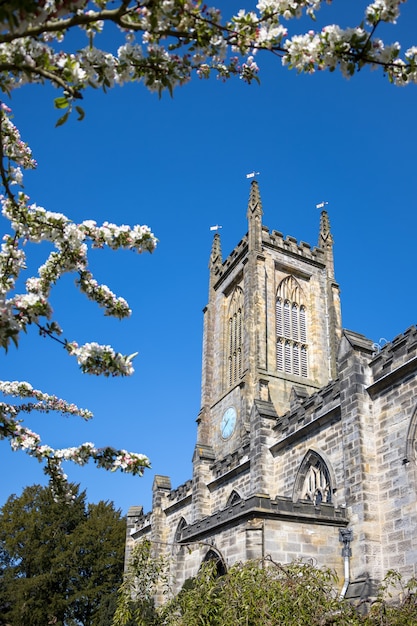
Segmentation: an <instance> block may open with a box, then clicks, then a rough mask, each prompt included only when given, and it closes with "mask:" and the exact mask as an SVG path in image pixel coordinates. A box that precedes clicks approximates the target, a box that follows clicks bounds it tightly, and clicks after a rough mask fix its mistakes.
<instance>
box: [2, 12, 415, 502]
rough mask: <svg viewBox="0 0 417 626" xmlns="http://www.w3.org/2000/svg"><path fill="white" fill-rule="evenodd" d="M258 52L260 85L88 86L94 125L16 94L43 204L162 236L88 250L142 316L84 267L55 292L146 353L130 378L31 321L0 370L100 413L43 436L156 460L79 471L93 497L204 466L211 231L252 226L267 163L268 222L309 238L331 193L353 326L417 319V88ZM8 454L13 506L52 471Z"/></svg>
mask: <svg viewBox="0 0 417 626" xmlns="http://www.w3.org/2000/svg"><path fill="white" fill-rule="evenodd" d="M236 4H237V3H236ZM247 4H248V3H247ZM347 4H349V5H350V7H351V6H352V4H353V3H346V2H345V3H344V2H343V1H342V0H339V1H338V2H337V1H336V2H334V4H333V6H332V7H327V8H326V11H327V13H326V14H325V16H326V15H327V16H328V20H329V21H331V22H336V23H337V22H338V21H339V20H340V21H342V22H343V23H344V24H348V23H350V24H351V25H354V24H355V23H356V22H358V21H359V19H360V14H359V19H356V20H355V19H354V17H352V18H351V19H350V22H349V18H350V15H349V14H348V11H347V9H346V7H347ZM359 4H362V3H359V2H358V5H359ZM416 18H417V8H416V5H415V3H407V4H406V5H405V6H404V9H403V17H402V18H401V20H400V22H399V24H398V25H397V26H395V27H394V26H392V27H390V28H387V29H386V33H387V39H388V40H389V41H393V40H396V39H399V40H400V41H401V42H405V45H410V44H412V43H417V42H415V41H413V40H412V35H413V32H414V33H415V28H413V25H415V23H416ZM257 61H258V64H259V65H260V67H261V74H260V78H261V85H260V86H258V85H256V84H254V85H252V86H247V85H245V84H243V83H242V82H241V81H239V80H237V79H235V80H231V81H230V82H228V83H226V84H223V83H221V82H219V81H217V80H216V79H212V80H210V81H200V80H198V79H195V80H194V81H192V82H191V83H190V84H188V85H186V86H184V87H183V88H181V89H178V90H177V91H176V92H175V93H174V98H172V99H171V98H170V97H169V96H168V95H165V96H163V97H162V99H158V97H157V96H156V95H155V94H150V93H148V92H147V91H146V90H145V89H144V88H143V87H142V86H137V85H136V86H134V85H132V86H125V87H123V88H117V89H114V90H112V91H110V92H109V93H108V94H107V95H104V94H103V93H101V92H95V91H91V92H89V93H88V94H87V95H86V97H85V99H84V104H83V106H84V109H85V111H86V118H85V120H84V121H83V122H82V123H77V122H76V120H75V118H74V120H70V121H69V122H68V123H67V124H66V125H65V126H63V127H61V128H57V129H56V128H54V124H55V121H56V119H57V117H58V113H57V112H56V111H55V110H54V109H53V97H54V96H56V95H58V94H57V93H56V92H54V91H53V90H51V89H48V88H43V87H33V86H30V87H25V88H23V89H21V90H19V91H16V92H15V93H14V94H13V97H12V100H11V103H10V104H11V107H12V108H13V110H14V113H15V122H16V123H17V125H18V126H19V128H20V130H21V133H22V137H23V139H24V140H26V141H28V142H29V144H30V145H31V147H32V149H33V151H34V156H35V158H36V159H37V161H38V163H39V167H38V169H37V170H36V172H34V173H30V174H29V175H28V176H27V178H26V191H27V192H28V193H29V195H30V196H31V198H32V200H33V201H36V202H37V203H38V204H40V205H43V206H45V208H47V209H49V210H53V211H58V212H63V213H66V214H67V215H68V216H69V217H71V218H72V219H73V220H74V221H81V220H83V219H95V220H97V222H103V221H105V220H108V221H113V222H116V223H130V224H134V223H141V224H148V225H149V226H150V227H151V228H152V230H153V232H154V233H155V234H156V236H157V237H158V238H159V245H158V248H157V250H156V252H155V253H154V254H153V255H142V256H137V255H134V254H133V253H127V252H120V253H112V252H109V251H96V252H94V254H93V255H92V256H91V268H92V270H93V272H95V274H96V277H97V279H98V280H101V281H103V282H105V283H106V284H108V285H109V287H110V288H111V289H112V290H113V291H115V292H116V293H117V294H118V295H122V296H124V297H125V298H126V299H127V300H128V302H129V303H130V305H131V307H132V309H133V315H132V317H131V318H130V319H129V320H127V321H122V322H119V321H117V320H112V319H108V318H104V317H103V316H102V314H101V312H100V310H99V309H98V308H97V307H96V306H94V304H93V303H91V302H88V301H87V300H85V298H84V297H83V296H81V294H79V293H78V291H77V290H76V288H75V286H74V277H66V278H65V279H64V280H63V281H62V282H61V284H59V285H58V286H57V287H56V288H55V289H54V292H53V296H52V303H53V307H54V310H55V313H56V318H57V319H58V321H59V322H60V323H61V325H62V326H63V328H64V335H65V337H66V338H68V339H70V340H77V341H78V342H79V343H81V342H85V341H99V342H101V343H110V344H112V345H113V346H114V347H115V348H116V349H117V350H119V351H121V352H126V353H132V352H135V351H138V352H139V356H138V357H137V358H136V360H135V369H136V372H135V375H134V376H133V377H131V378H129V379H127V378H126V379H106V378H96V377H91V376H85V375H82V374H81V373H80V372H79V370H78V369H77V365H76V363H75V360H73V359H70V358H69V357H67V356H66V355H65V353H64V352H63V350H62V349H61V348H60V347H59V346H58V345H57V344H55V343H54V342H52V341H49V340H46V339H41V338H39V337H38V336H37V334H36V330H35V329H30V330H29V332H28V334H27V335H26V336H23V337H22V338H21V342H20V345H19V348H18V349H17V350H16V349H14V348H12V349H11V350H10V351H9V353H8V354H7V355H4V354H2V355H0V359H1V360H0V377H1V378H3V379H6V380H17V379H19V380H27V381H29V382H30V383H31V384H32V385H33V386H35V387H37V388H40V389H42V390H44V391H47V392H49V393H55V394H57V395H59V396H61V397H63V398H65V399H67V400H68V401H72V402H75V403H76V404H78V405H79V406H82V407H86V408H89V409H91V410H92V411H93V412H94V414H95V418H94V420H93V421H91V422H89V423H84V422H82V421H81V420H79V419H76V418H62V417H60V416H58V415H53V414H50V415H40V416H39V415H37V416H33V417H30V419H29V420H28V425H29V426H30V427H33V429H34V430H36V431H37V432H40V433H41V435H42V438H43V440H44V441H45V443H50V444H51V445H54V446H57V447H64V446H70V445H78V444H79V443H81V442H82V441H94V442H95V443H96V444H97V445H106V444H111V445H114V446H117V447H121V448H126V449H129V450H132V451H137V452H142V453H146V454H147V455H148V456H149V457H150V459H151V461H152V470H149V471H147V472H146V474H145V476H144V477H142V478H139V477H136V478H133V477H130V476H127V475H124V474H110V473H107V472H105V471H103V470H97V469H96V468H95V467H94V466H93V465H92V466H91V467H90V466H89V467H85V468H77V467H76V466H73V465H69V466H68V467H67V471H68V474H69V477H70V479H71V480H74V481H76V482H80V483H81V486H82V487H83V488H86V489H87V496H88V498H89V500H90V501H93V502H97V501H98V500H100V499H104V500H112V501H114V502H115V504H116V506H117V507H120V508H121V509H122V510H123V512H127V509H128V507H129V506H131V505H138V504H143V505H144V508H145V510H149V509H150V507H151V487H152V481H153V477H154V475H155V474H162V475H169V476H170V477H171V480H172V486H173V487H176V486H178V485H179V484H181V483H182V482H184V481H185V480H187V479H188V478H190V477H191V458H192V454H193V449H194V444H195V436H196V425H195V419H196V417H197V415H198V412H199V408H200V377H201V341H202V319H203V318H202V309H203V307H204V306H205V304H206V302H207V287H208V272H207V264H208V258H209V253H210V248H211V241H212V236H213V234H212V233H211V232H210V230H209V228H210V226H211V225H214V224H220V225H222V227H223V228H222V230H221V231H220V232H221V238H222V249H223V254H224V257H225V256H226V255H227V254H228V253H229V252H230V251H231V250H232V249H233V247H234V246H235V245H236V244H237V243H238V241H239V240H240V239H241V238H242V236H243V235H244V234H245V233H246V230H247V223H246V207H247V201H248V194H249V182H248V181H247V180H246V177H245V175H246V173H248V172H250V171H252V170H257V171H259V172H260V173H261V174H260V176H259V185H260V190H261V196H262V202H263V209H264V220H263V221H264V224H265V225H267V226H268V227H269V228H270V229H276V230H279V231H281V232H283V233H284V234H285V235H292V236H294V237H296V238H297V239H298V240H303V241H307V242H309V243H311V244H312V245H315V244H316V243H317V237H318V225H319V217H320V216H319V211H318V210H317V209H316V208H315V205H316V204H317V203H318V202H320V201H322V200H326V201H328V202H329V205H328V211H329V215H330V220H331V225H332V231H333V236H334V240H335V247H334V252H335V271H336V279H337V281H338V282H339V284H340V287H341V298H342V319H343V326H344V327H345V328H349V329H352V330H356V331H358V332H361V333H364V334H365V335H367V336H368V337H370V338H371V339H372V340H374V341H376V342H378V341H379V340H380V338H385V339H387V340H391V339H393V338H394V337H395V336H396V335H398V334H400V333H401V332H403V331H404V330H405V329H406V328H408V327H409V326H411V325H413V324H414V323H415V322H416V315H415V311H416V305H417V292H416V279H415V250H416V232H417V196H416V171H417V170H416V168H417V152H416V146H417V124H416V110H417V107H416V104H417V102H416V96H417V91H416V87H415V86H410V87H407V88H396V87H393V86H391V85H390V84H389V83H388V81H387V79H385V78H384V77H383V75H382V73H381V72H370V71H368V70H363V71H361V72H360V73H359V74H358V75H357V76H355V77H354V78H353V79H351V80H349V81H348V80H346V79H344V78H342V77H341V76H340V75H339V74H337V73H335V74H327V73H323V74H317V75H314V76H298V75H296V74H295V73H294V72H289V71H288V70H286V69H283V68H282V67H281V65H280V61H279V59H277V58H274V57H272V56H268V55H267V54H263V55H259V56H258V59H257ZM0 223H1V227H2V230H3V231H4V230H5V229H6V227H7V225H6V224H5V222H4V220H2V221H1V222H0ZM31 254H32V257H31V258H32V263H34V264H37V265H39V264H40V263H42V262H43V260H44V259H45V257H46V254H47V251H46V249H45V248H44V249H43V248H42V247H34V249H33V250H32V251H31ZM1 455H2V456H1V459H2V464H3V480H2V481H1V485H0V505H1V504H2V503H4V501H5V500H6V499H7V497H8V496H9V495H10V494H11V493H16V494H20V493H21V490H22V489H23V488H24V486H26V485H30V484H34V483H37V482H44V480H45V479H44V476H43V473H42V467H41V466H40V465H39V464H38V463H37V462H36V461H34V460H32V459H29V458H27V457H26V456H25V455H24V453H22V452H15V453H12V452H11V451H10V449H9V447H8V444H7V442H2V444H1Z"/></svg>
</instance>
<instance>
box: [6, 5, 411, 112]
mask: <svg viewBox="0 0 417 626" xmlns="http://www.w3.org/2000/svg"><path fill="white" fill-rule="evenodd" d="M405 1H406V0H375V1H374V2H371V3H369V5H368V6H367V7H366V10H365V16H361V15H358V16H355V19H356V23H357V24H359V23H362V22H364V23H365V25H366V26H360V27H358V28H359V29H360V30H361V31H363V32H364V33H365V34H366V36H365V37H360V38H359V39H358V38H357V37H355V31H356V30H357V28H356V27H355V25H352V27H350V28H348V29H346V30H342V29H340V38H339V39H338V41H333V42H332V44H331V45H327V44H328V43H329V42H328V39H327V38H326V37H320V33H319V32H318V33H317V35H316V37H315V41H314V44H315V45H311V42H309V41H308V40H307V39H306V38H305V37H306V34H305V33H293V34H292V35H289V34H288V22H289V21H290V20H292V19H293V18H298V17H300V16H302V15H303V13H304V12H305V13H306V15H308V16H310V17H311V18H312V19H316V15H317V13H318V11H319V9H320V7H321V5H322V4H323V3H324V2H327V4H330V3H331V0H259V1H258V3H257V4H256V9H255V10H252V11H249V12H247V11H245V10H243V9H242V10H240V11H239V12H238V13H237V15H235V16H233V17H231V18H230V19H229V20H227V21H224V22H223V21H222V17H221V14H220V11H218V10H217V9H215V8H209V7H207V6H206V5H205V4H203V2H201V1H200V0H155V1H154V2H152V3H148V2H140V1H139V2H138V1H131V2H116V3H114V2H107V1H106V0H96V1H95V2H86V1H84V2H82V1H74V2H64V1H59V0H56V1H55V2H54V1H53V0H50V1H47V2H42V3H40V4H41V7H40V6H39V3H36V2H34V1H33V4H32V3H30V2H28V3H25V9H24V10H21V11H19V14H18V15H15V14H14V12H13V11H12V10H10V11H11V13H13V16H12V17H11V16H10V15H7V9H6V10H5V17H4V21H3V23H2V24H1V26H2V28H1V32H0V88H2V90H3V91H5V92H10V91H11V90H12V89H14V88H16V87H19V86H21V85H23V84H26V83H33V82H41V83H43V82H46V81H48V82H50V83H51V84H53V85H55V86H56V87H60V88H62V89H63V90H64V95H63V96H62V97H61V98H58V99H57V101H56V102H57V106H58V108H63V109H67V113H66V114H65V115H64V119H66V118H67V115H68V113H69V112H70V111H71V109H72V106H73V104H74V102H75V101H77V100H78V99H80V98H81V97H82V91H83V90H84V89H85V88H87V87H88V86H94V87H103V88H104V89H107V88H109V87H112V86H114V85H116V84H119V85H121V84H123V83H125V82H131V81H136V82H138V81H143V82H144V84H145V85H146V87H147V88H148V89H150V90H155V91H158V92H159V93H161V92H162V91H164V90H165V89H168V90H169V91H172V89H173V88H174V87H176V86H177V85H182V84H184V83H185V82H187V81H189V80H190V78H191V76H192V74H193V73H194V72H196V73H197V75H198V76H200V77H203V78H207V77H208V76H209V75H210V74H211V73H212V72H216V73H217V74H218V76H219V77H220V78H222V79H226V78H229V77H230V76H232V75H236V74H238V75H240V77H241V78H242V79H243V80H245V81H247V82H251V81H252V80H254V79H255V78H256V76H257V73H258V67H257V65H256V64H253V63H251V62H249V61H248V60H247V57H252V56H253V54H255V53H256V52H257V51H258V50H263V49H266V50H272V51H273V52H275V53H277V54H278V55H279V56H281V57H282V61H283V64H284V65H286V66H287V67H290V68H295V69H297V70H298V71H307V72H311V71H315V70H318V69H325V68H329V69H333V68H334V67H338V66H340V67H341V69H342V71H343V72H344V73H345V74H346V73H347V74H351V73H352V69H351V66H352V67H353V71H356V70H357V69H360V67H361V66H362V65H364V64H369V65H371V66H382V67H383V69H384V70H385V72H386V73H387V74H388V76H389V77H390V79H391V80H392V81H393V82H396V83H398V84H405V83H408V82H416V81H417V76H416V69H415V64H414V55H413V54H412V52H411V53H410V50H411V49H409V50H408V51H406V52H405V54H404V57H403V59H402V60H400V59H399V50H397V49H396V48H395V50H396V52H395V54H394V48H393V47H392V45H388V46H387V45H385V44H384V43H383V42H380V41H379V40H376V39H375V29H376V27H377V26H378V25H379V24H380V23H381V22H388V23H395V22H396V20H397V19H398V17H399V13H400V10H399V8H400V5H401V4H402V3H404V2H405ZM363 17H364V19H363ZM12 18H14V19H12ZM109 23H113V24H115V25H116V26H117V27H118V28H119V29H120V31H121V32H122V34H123V35H122V36H124V37H125V41H124V43H121V45H120V46H119V48H118V50H117V51H116V52H111V51H109V50H102V49H100V48H99V47H98V46H96V45H93V40H98V39H100V34H101V33H102V32H103V31H104V30H105V28H106V27H107V26H108V25H109ZM330 26H331V25H330ZM74 27H79V28H80V29H82V30H83V31H85V32H86V34H87V36H88V37H89V45H88V46H86V47H85V48H83V49H81V50H78V51H74V52H72V51H66V50H65V49H64V45H63V44H64V41H65V36H66V34H67V32H68V31H69V30H70V29H72V28H74ZM367 27H369V29H368V28H367ZM374 41H375V42H376V45H374ZM57 42H59V43H60V46H59V47H57V46H56V45H55V44H56V43H57ZM303 42H304V43H305V45H304V48H303V53H302V54H301V53H300V48H301V46H302V45H303ZM381 49H383V50H384V51H385V52H384V54H380V50H381ZM387 50H389V51H390V50H392V53H391V54H390V53H389V52H387ZM236 53H237V54H239V55H242V60H241V62H239V63H236V62H235V61H234V60H233V57H234V56H235V55H236ZM308 55H310V56H309V61H308V62H306V58H307V56H308ZM346 67H348V68H349V69H348V70H347V71H346ZM248 68H250V69H249V70H248ZM76 109H77V110H78V111H80V107H78V106H77V107H76Z"/></svg>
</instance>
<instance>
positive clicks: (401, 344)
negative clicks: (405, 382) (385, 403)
mask: <svg viewBox="0 0 417 626" xmlns="http://www.w3.org/2000/svg"><path fill="white" fill-rule="evenodd" d="M369 366H370V368H371V372H372V380H373V383H372V384H371V385H370V386H369V387H368V392H369V393H370V395H371V396H372V395H374V394H375V393H377V392H379V391H382V390H383V389H384V388H386V387H388V386H391V385H393V384H395V382H396V381H397V380H401V379H403V378H404V377H405V376H406V375H407V374H411V373H412V372H414V371H415V370H417V327H416V326H410V328H408V329H407V330H406V331H405V332H404V333H403V334H401V335H397V337H395V338H394V339H393V340H392V341H391V342H390V343H387V344H386V345H385V346H384V347H383V348H382V349H381V350H380V352H378V354H377V355H376V356H375V357H374V358H373V359H372V361H371V362H370V363H369Z"/></svg>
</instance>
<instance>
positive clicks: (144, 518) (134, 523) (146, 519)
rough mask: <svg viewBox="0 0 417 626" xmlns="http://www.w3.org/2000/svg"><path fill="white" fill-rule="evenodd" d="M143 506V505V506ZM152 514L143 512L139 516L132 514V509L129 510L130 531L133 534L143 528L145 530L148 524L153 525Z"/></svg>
mask: <svg viewBox="0 0 417 626" xmlns="http://www.w3.org/2000/svg"><path fill="white" fill-rule="evenodd" d="M141 508H142V507H141ZM151 516H152V513H151V512H149V513H146V514H144V513H142V514H140V515H138V516H132V515H131V514H130V509H129V512H128V514H127V517H128V532H129V534H130V535H133V534H135V533H137V532H139V531H141V530H143V529H144V528H146V527H147V526H149V527H150V525H151Z"/></svg>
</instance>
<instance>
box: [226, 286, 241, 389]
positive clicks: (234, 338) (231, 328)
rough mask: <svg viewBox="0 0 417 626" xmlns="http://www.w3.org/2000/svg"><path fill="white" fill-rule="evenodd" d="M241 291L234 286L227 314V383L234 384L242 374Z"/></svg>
mask: <svg viewBox="0 0 417 626" xmlns="http://www.w3.org/2000/svg"><path fill="white" fill-rule="evenodd" d="M242 325H243V291H242V289H241V288H240V287H236V289H235V290H234V292H233V295H232V298H231V301H230V306H229V314H228V336H227V346H228V359H227V383H228V385H229V386H231V385H234V384H235V383H237V382H238V380H239V379H240V378H241V376H242V352H243V344H242V341H243V335H242Z"/></svg>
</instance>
